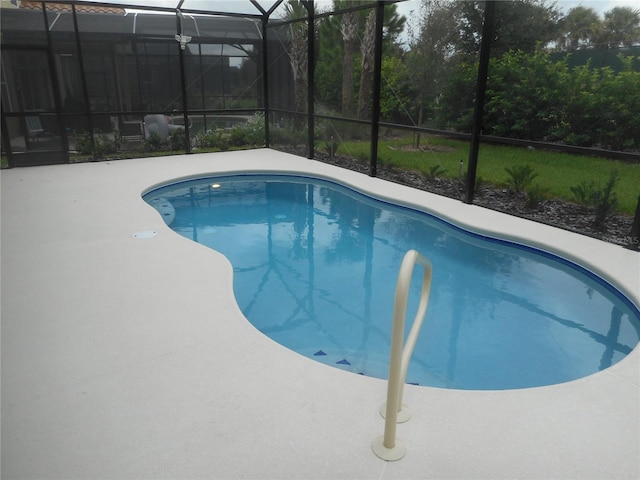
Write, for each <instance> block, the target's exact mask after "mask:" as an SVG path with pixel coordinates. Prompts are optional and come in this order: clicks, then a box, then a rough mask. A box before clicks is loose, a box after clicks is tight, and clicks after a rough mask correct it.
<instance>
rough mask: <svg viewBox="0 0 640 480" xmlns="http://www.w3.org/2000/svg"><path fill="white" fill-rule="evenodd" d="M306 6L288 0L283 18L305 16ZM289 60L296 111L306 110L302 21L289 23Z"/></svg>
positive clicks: (306, 54)
mask: <svg viewBox="0 0 640 480" xmlns="http://www.w3.org/2000/svg"><path fill="white" fill-rule="evenodd" d="M307 15H308V12H307V7H305V5H304V4H303V3H302V2H301V0H289V1H288V2H287V4H286V5H285V14H284V19H285V20H298V19H303V18H307ZM289 36H290V41H291V44H290V46H289V62H290V63H291V70H292V72H293V89H294V99H295V106H296V110H297V111H301V112H306V111H307V88H308V77H307V75H308V73H307V72H308V70H307V65H308V61H309V52H308V51H307V25H306V23H305V22H304V21H299V22H293V23H290V24H289Z"/></svg>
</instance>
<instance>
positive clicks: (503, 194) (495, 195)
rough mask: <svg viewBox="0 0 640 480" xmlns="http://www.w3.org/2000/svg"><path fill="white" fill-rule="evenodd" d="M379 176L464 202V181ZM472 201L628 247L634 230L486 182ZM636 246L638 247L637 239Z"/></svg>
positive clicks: (321, 157) (628, 221) (626, 219)
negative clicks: (598, 224) (530, 201)
mask: <svg viewBox="0 0 640 480" xmlns="http://www.w3.org/2000/svg"><path fill="white" fill-rule="evenodd" d="M283 150H285V151H288V152H289V153H294V154H296V155H300V156H306V153H305V152H304V151H297V150H294V149H283ZM315 159H316V160H318V161H321V162H325V163H330V164H332V165H336V166H339V167H343V168H348V169H349V170H354V171H356V172H360V173H364V174H368V173H369V165H368V163H367V162H364V161H362V160H358V159H354V158H349V157H342V156H334V157H330V156H329V155H327V154H324V153H322V152H316V154H315ZM377 176H378V177H379V178H384V179H385V180H389V181H391V182H395V183H400V184H403V185H407V186H410V187H413V188H418V189H420V190H425V191H427V192H431V193H435V194H438V195H443V196H445V197H450V198H455V199H458V200H461V201H462V200H463V199H464V195H465V190H464V185H463V184H462V182H459V181H456V180H452V179H448V178H437V177H436V178H433V179H430V178H428V177H426V176H425V175H422V174H421V173H418V172H412V171H406V170H401V169H398V168H394V167H390V166H386V165H378V172H377ZM473 203H474V204H476V205H480V206H482V207H486V208H489V209H491V210H496V211H499V212H503V213H507V214H509V215H515V216H518V217H522V218H527V219H529V220H533V221H536V222H539V223H544V224H547V225H552V226H554V227H558V228H562V229H564V230H569V231H571V232H575V233H579V234H581V235H587V236H589V237H593V238H597V239H599V240H602V241H605V242H610V243H615V244H617V245H622V246H628V245H629V244H630V242H631V241H632V238H631V230H632V226H633V217H632V216H629V215H622V214H615V215H612V216H610V217H609V218H608V219H607V221H606V222H605V224H604V226H603V227H602V228H600V229H598V228H595V227H594V225H593V223H594V218H595V215H594V212H593V211H592V210H591V209H587V208H585V207H583V206H581V205H577V204H574V203H571V202H566V201H563V200H558V199H549V200H543V201H541V202H540V203H539V204H538V205H537V206H536V207H534V208H529V207H528V206H527V202H526V197H525V195H524V193H515V192H513V191H510V190H508V189H503V188H496V187H493V186H484V185H483V186H480V188H479V189H478V190H477V191H476V193H475V196H474V200H473ZM635 245H636V249H637V245H638V240H637V239H636V241H635Z"/></svg>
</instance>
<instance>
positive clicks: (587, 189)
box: [569, 181, 597, 207]
mask: <svg viewBox="0 0 640 480" xmlns="http://www.w3.org/2000/svg"><path fill="white" fill-rule="evenodd" d="M569 190H571V194H572V195H573V198H574V200H575V201H576V202H577V203H578V204H579V205H582V206H583V207H591V206H592V205H593V199H594V197H595V194H596V190H597V188H596V184H595V183H594V182H587V181H583V182H581V183H580V184H578V185H575V186H573V187H569Z"/></svg>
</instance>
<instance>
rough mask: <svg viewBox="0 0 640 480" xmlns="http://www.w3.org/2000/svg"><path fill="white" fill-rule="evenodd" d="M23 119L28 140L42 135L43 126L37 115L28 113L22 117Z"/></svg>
mask: <svg viewBox="0 0 640 480" xmlns="http://www.w3.org/2000/svg"><path fill="white" fill-rule="evenodd" d="M24 121H25V123H26V125H27V133H28V134H29V140H37V139H39V138H41V137H43V136H44V133H45V132H44V127H43V126H42V121H40V117H39V116H38V115H28V116H26V117H25V118H24Z"/></svg>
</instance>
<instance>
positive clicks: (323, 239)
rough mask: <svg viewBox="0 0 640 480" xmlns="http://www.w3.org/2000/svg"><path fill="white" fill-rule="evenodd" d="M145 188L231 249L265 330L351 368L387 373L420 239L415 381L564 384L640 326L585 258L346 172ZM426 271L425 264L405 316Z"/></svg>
mask: <svg viewBox="0 0 640 480" xmlns="http://www.w3.org/2000/svg"><path fill="white" fill-rule="evenodd" d="M144 199H145V200H146V201H147V202H149V203H150V204H151V205H153V206H154V207H155V208H156V209H157V210H158V211H159V212H160V213H161V215H162V216H163V218H164V219H165V221H166V222H167V223H168V224H169V225H170V227H171V228H172V229H173V230H174V231H176V232H177V233H179V234H180V235H183V236H184V237H187V238H189V239H191V240H194V241H196V242H198V243H201V244H203V245H206V246H208V247H211V248H213V249H215V250H217V251H219V252H221V253H223V254H224V255H225V256H226V257H227V258H229V260H230V261H231V263H232V265H233V267H234V290H235V295H236V299H237V302H238V304H239V306H240V308H241V309H242V311H243V313H244V315H245V316H246V317H247V319H248V320H249V321H250V322H251V323H252V324H253V325H254V326H255V327H256V328H257V329H258V330H260V331H261V332H262V333H264V334H265V335H267V336H269V337H271V338H272V339H273V340H275V341H276V342H278V343H280V344H282V345H284V346H286V347H288V348H290V349H292V350H294V351H296V352H299V353H300V354H302V355H305V356H308V357H310V358H312V359H315V360H317V361H320V362H323V363H326V364H328V365H332V366H334V367H338V368H343V369H346V370H349V371H351V372H354V373H360V374H364V375H369V376H374V377H379V378H386V376H387V370H388V357H389V337H390V332H391V318H392V310H393V299H394V292H395V284H396V279H397V275H398V270H399V268H400V263H401V261H402V258H403V256H404V254H405V252H406V251H407V250H409V249H416V250H418V251H419V252H420V253H422V254H423V255H424V256H426V257H428V258H429V259H430V260H431V262H432V264H433V286H432V290H431V298H430V303H429V310H428V312H427V315H426V318H425V322H424V325H423V328H422V333H421V334H420V337H419V339H418V343H417V345H416V348H415V352H414V355H413V358H412V360H411V364H410V367H409V373H408V375H407V382H409V383H415V384H419V385H430V386H437V387H445V388H460V389H512V388H524V387H533V386H539V385H549V384H555V383H561V382H566V381H569V380H573V379H576V378H580V377H584V376H586V375H589V374H591V373H594V372H597V371H599V370H602V369H604V368H607V367H609V366H611V365H613V364H615V363H616V362H618V361H620V360H621V359H622V358H624V357H625V356H626V355H627V354H628V353H630V352H631V350H632V349H633V348H634V347H635V346H636V344H637V343H638V341H639V338H640V312H639V311H638V309H637V308H636V307H635V306H634V305H633V304H632V303H631V302H630V301H629V300H628V299H626V298H625V297H624V296H623V295H622V294H621V293H620V292H619V291H617V290H616V289H615V288H613V287H612V286H611V285H610V284H608V283H607V282H605V281H604V280H602V279H601V278H599V277H597V276H595V275H594V274H592V273H590V272H589V271H587V270H586V269H584V268H582V267H579V266H577V265H575V264H572V263H570V262H568V261H566V260H563V259H561V258H560V257H557V256H554V255H551V254H548V253H545V252H541V251H539V250H535V249H533V248H529V247H525V246H522V245H517V244H513V243H509V242H506V241H502V240H498V239H492V238H488V237H483V236H481V235H477V234H472V233H469V232H467V231H464V230H462V229H460V228H457V227H454V226H452V225H450V224H448V223H446V222H444V221H442V220H440V219H438V218H435V217H433V216H431V215H428V214H425V213H423V212H418V211H416V210H412V209H409V208H405V207H401V206H396V205H391V204H389V203H386V202H382V201H379V200H376V199H373V198H370V197H368V196H365V195H362V194H360V193H357V192H355V191H353V190H351V189H348V188H345V187H342V186H339V185H337V184H335V183H331V182H327V181H321V180H315V179H309V178H305V177H298V176H267V175H237V176H228V177H215V178H205V179H198V180H192V181H188V182H182V183H178V184H174V185H169V186H166V187H162V188H160V189H157V190H154V191H152V192H149V193H148V194H146V195H145V197H144ZM421 274H422V272H421V271H420V268H419V267H416V271H415V272H414V279H413V282H412V291H411V293H410V302H409V308H408V311H407V313H408V315H407V316H408V323H410V321H411V319H412V318H413V316H414V313H415V311H416V308H417V299H418V295H419V289H420V282H421ZM407 328H408V326H407Z"/></svg>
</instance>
